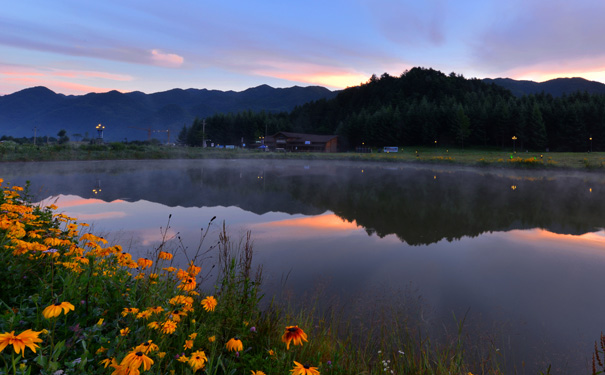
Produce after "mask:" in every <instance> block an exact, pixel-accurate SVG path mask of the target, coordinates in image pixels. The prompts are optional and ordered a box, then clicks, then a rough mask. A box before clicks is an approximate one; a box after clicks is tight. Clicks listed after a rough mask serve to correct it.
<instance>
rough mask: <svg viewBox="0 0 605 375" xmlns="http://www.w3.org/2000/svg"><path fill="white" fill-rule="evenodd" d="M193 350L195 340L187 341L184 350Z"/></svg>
mask: <svg viewBox="0 0 605 375" xmlns="http://www.w3.org/2000/svg"><path fill="white" fill-rule="evenodd" d="M191 348H193V340H185V344H184V345H183V349H191Z"/></svg>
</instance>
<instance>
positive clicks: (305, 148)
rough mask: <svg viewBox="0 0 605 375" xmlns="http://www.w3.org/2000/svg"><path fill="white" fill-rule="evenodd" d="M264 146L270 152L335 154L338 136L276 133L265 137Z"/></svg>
mask: <svg viewBox="0 0 605 375" xmlns="http://www.w3.org/2000/svg"><path fill="white" fill-rule="evenodd" d="M266 144H267V146H268V147H269V149H271V150H284V151H291V152H336V151H337V150H338V136H337V135H318V134H302V133H290V132H278V133H275V134H274V135H272V136H269V137H267V139H266Z"/></svg>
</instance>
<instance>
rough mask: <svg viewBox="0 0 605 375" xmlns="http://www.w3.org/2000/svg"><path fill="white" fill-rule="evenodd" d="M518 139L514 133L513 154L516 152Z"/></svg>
mask: <svg viewBox="0 0 605 375" xmlns="http://www.w3.org/2000/svg"><path fill="white" fill-rule="evenodd" d="M516 140H517V137H516V136H514V135H513V154H516V151H515V141H516Z"/></svg>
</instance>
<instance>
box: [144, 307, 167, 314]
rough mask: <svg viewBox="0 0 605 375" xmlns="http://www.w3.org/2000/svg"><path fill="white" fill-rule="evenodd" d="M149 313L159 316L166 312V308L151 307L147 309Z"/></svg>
mask: <svg viewBox="0 0 605 375" xmlns="http://www.w3.org/2000/svg"><path fill="white" fill-rule="evenodd" d="M147 310H148V311H150V312H152V313H154V314H159V313H161V312H162V311H164V308H163V307H162V306H156V307H150V308H148V309H147Z"/></svg>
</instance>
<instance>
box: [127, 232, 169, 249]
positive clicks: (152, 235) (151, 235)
mask: <svg viewBox="0 0 605 375" xmlns="http://www.w3.org/2000/svg"><path fill="white" fill-rule="evenodd" d="M132 233H133V234H137V235H138V236H139V237H140V238H141V245H143V246H150V245H154V244H158V243H162V241H166V240H170V239H172V238H175V237H176V235H177V232H176V231H175V230H174V229H172V228H168V231H167V232H166V233H164V232H162V231H160V230H159V229H157V228H146V229H140V230H136V231H133V232H132Z"/></svg>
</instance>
